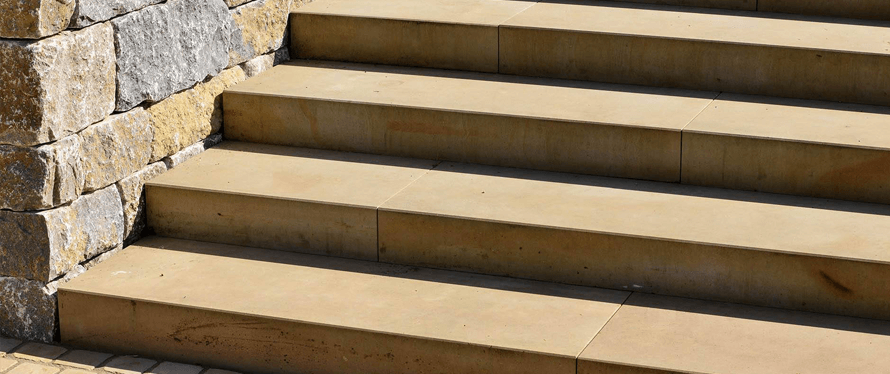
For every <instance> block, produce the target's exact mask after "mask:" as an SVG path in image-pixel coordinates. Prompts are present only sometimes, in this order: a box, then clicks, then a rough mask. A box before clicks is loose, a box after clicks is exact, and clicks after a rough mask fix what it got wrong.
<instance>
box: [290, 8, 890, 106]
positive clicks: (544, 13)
mask: <svg viewBox="0 0 890 374" xmlns="http://www.w3.org/2000/svg"><path fill="white" fill-rule="evenodd" d="M888 6H890V5H888ZM886 26H890V23H883V22H865V21H857V22H843V20H839V19H829V18H822V17H803V16H784V17H779V16H777V15H775V14H766V13H756V12H742V11H729V10H706V9H696V8H684V7H675V6H664V5H649V4H630V3H617V2H602V1H570V0H564V1H562V2H555V1H549V2H539V3H533V2H526V1H492V0H460V1H457V2H452V1H450V0H386V1H382V0H367V1H357V0H325V1H320V2H316V3H312V4H309V5H307V6H305V7H302V8H300V9H299V10H297V12H296V13H293V14H292V22H291V36H292V38H291V47H292V48H291V50H292V51H294V53H295V54H296V57H297V58H301V59H320V60H336V61H348V62H365V63H376V64H391V65H403V66H419V67H431V68H444V69H459V70H471V71H481V72H498V73H502V74H513V75H526V76H538V77H551V78H567V79H576V80H589V81H597V82H607V83H621V84H637V85H647V86H659V87H675V88H686V89H698V90H707V91H724V92H734V93H744V94H757V95H767V96H779V97H790V98H801V99H814V100H828V101H840V102H851V103H861V104H876V105H890V89H888V87H890V74H886V71H885V70H887V67H888V66H890V44H888V43H890V27H886Z"/></svg>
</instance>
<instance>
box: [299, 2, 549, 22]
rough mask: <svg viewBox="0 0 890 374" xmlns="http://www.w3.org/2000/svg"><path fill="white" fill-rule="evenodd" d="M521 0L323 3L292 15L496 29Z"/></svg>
mask: <svg viewBox="0 0 890 374" xmlns="http://www.w3.org/2000/svg"><path fill="white" fill-rule="evenodd" d="M534 3H535V2H534V1H523V0H503V1H502V0H420V1H417V0H325V1H319V2H315V3H309V4H306V5H304V6H302V7H300V8H299V9H297V10H295V11H294V12H293V13H300V14H310V15H330V16H345V17H362V18H379V19H395V20H405V21H421V22H439V23H451V24H465V25H482V26H498V25H500V24H501V23H503V22H504V21H506V20H507V19H509V18H510V17H513V16H514V15H516V14H517V13H519V12H521V11H523V10H525V9H526V8H528V7H530V6H532V5H533V4H534Z"/></svg>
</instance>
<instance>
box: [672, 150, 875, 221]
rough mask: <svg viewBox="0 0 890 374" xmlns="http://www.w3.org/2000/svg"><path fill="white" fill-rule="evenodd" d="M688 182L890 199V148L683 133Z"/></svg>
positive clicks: (854, 198) (867, 199) (868, 199)
mask: <svg viewBox="0 0 890 374" xmlns="http://www.w3.org/2000/svg"><path fill="white" fill-rule="evenodd" d="M682 170H683V181H682V183H684V184H692V185H698V186H710V187H720V188H731V189H741V190H749V191H763V192H772V193H781V194H789V195H799V196H812V197H823V198H832V199H842V200H851V201H862V202H870V203H880V204H890V154H888V153H887V152H886V151H880V150H869V149H856V148H848V147H836V146H828V145H820V144H808V143H793V142H783V141H775V140H766V139H753V138H743V137H732V136H719V135H710V134H696V133H690V132H684V133H683V168H682Z"/></svg>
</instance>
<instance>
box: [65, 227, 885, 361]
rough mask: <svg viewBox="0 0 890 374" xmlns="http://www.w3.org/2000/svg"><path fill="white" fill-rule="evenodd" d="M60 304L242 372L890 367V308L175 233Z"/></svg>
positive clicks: (119, 340)
mask: <svg viewBox="0 0 890 374" xmlns="http://www.w3.org/2000/svg"><path fill="white" fill-rule="evenodd" d="M628 296H629V297H628ZM622 304H624V305H622ZM59 313H60V319H61V321H60V325H61V334H62V340H63V342H64V343H66V344H71V345H75V346H80V347H84V348H90V349H99V350H106V351H114V352H116V353H122V354H134V353H135V354H141V355H151V356H156V357H160V358H164V359H169V360H177V361H183V362H192V363H200V364H205V365H213V366H219V367H224V368H229V369H233V370H239V371H245V372H297V373H306V374H311V373H331V374H348V373H363V374H371V373H381V374H382V373H405V374H408V373H412V374H414V373H443V374H444V373H555V374H559V373H565V374H569V373H576V372H577V373H591V374H592V373H663V372H671V373H673V372H683V373H686V372H696V373H717V372H719V373H789V372H801V373H803V372H805V373H854V372H855V373H870V372H882V371H883V370H885V369H886V368H888V367H890V356H888V355H886V354H885V353H886V348H887V347H890V322H882V321H872V320H865V319H856V318H849V317H837V316H827V315H818V314H812V313H803V312H791V311H784V310H779V309H770V308H759V307H747V306H739V305H734V304H725V303H715V302H705V301H697V300H690V299H682V298H674V297H665V296H654V295H648V294H642V293H635V294H632V295H631V294H630V293H629V292H624V291H612V290H604V289H598V288H588V287H579V286H568V285H560V284H552V283H544V282H535V281H526V280H517V279H510V278H503V277H493V276H485V275H474V274H467V273H460V272H453V271H443V270H431V269H423V268H414V267H404V266H396V265H385V264H380V263H375V262H365V261H357V260H345V259H337V258H330V257H323V256H313V255H305V254H296V253H289V252H279V251H270V250H262V249H255V248H247V247H236V246H229V245H220V244H208V243H202V242H194V241H184V240H177V239H166V238H149V239H145V240H143V241H141V242H139V243H138V244H137V245H134V246H131V247H129V248H128V249H127V250H125V251H123V252H122V253H121V254H119V255H117V256H116V257H114V258H112V259H110V260H108V261H106V262H104V263H103V264H101V265H99V266H97V267H96V268H93V269H92V270H91V271H90V272H87V273H86V274H84V275H82V276H80V277H79V278H77V279H75V280H73V281H71V282H69V283H67V284H66V285H64V286H63V287H62V288H61V289H60V290H59ZM604 326H605V327H604Z"/></svg>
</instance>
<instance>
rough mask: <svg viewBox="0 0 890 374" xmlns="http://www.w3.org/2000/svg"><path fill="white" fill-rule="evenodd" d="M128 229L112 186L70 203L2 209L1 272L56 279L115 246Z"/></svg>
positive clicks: (119, 200)
mask: <svg viewBox="0 0 890 374" xmlns="http://www.w3.org/2000/svg"><path fill="white" fill-rule="evenodd" d="M123 231H124V222H123V211H122V207H121V199H120V194H119V193H118V191H117V188H116V187H114V186H111V187H107V188H105V189H102V190H99V191H96V192H94V193H90V194H86V195H83V196H81V197H80V198H79V199H77V200H75V201H74V202H73V203H71V205H68V206H64V207H60V208H56V209H51V210H45V211H40V212H21V213H20V212H10V211H4V210H0V257H2V258H3V259H4V261H2V262H0V274H6V275H7V276H13V277H19V278H26V279H33V280H40V281H43V282H46V281H49V280H52V279H55V278H57V277H59V276H60V275H62V274H65V273H66V272H68V270H70V269H72V268H73V267H74V266H76V265H77V264H78V263H80V262H82V261H84V260H85V259H88V258H92V257H94V256H96V255H98V254H100V253H103V252H106V251H108V250H110V249H113V248H115V247H117V246H118V245H119V244H120V243H121V242H122V237H123Z"/></svg>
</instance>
